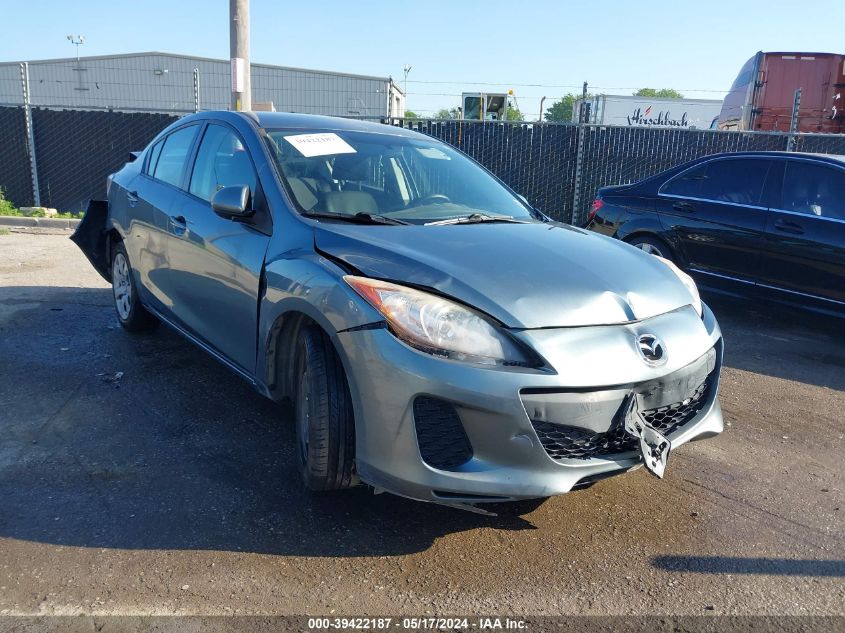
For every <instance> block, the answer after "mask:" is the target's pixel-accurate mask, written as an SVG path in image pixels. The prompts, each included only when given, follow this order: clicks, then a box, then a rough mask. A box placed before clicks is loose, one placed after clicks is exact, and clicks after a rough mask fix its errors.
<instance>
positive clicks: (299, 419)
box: [295, 326, 355, 491]
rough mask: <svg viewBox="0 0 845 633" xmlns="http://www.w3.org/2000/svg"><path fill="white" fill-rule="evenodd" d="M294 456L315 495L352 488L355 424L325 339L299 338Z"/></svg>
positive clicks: (311, 331) (319, 335)
mask: <svg viewBox="0 0 845 633" xmlns="http://www.w3.org/2000/svg"><path fill="white" fill-rule="evenodd" d="M295 420H296V449H297V450H296V455H297V461H298V463H299V471H300V474H301V475H302V481H303V483H304V484H305V486H306V487H307V488H309V489H310V490H314V491H327V490H340V489H342V488H349V487H351V486H352V485H353V483H354V481H353V466H354V459H355V422H354V416H353V412H352V398H351V396H350V394H349V385H348V384H347V381H346V374H345V373H344V371H343V366H342V364H341V362H340V358H338V355H337V352H335V350H334V347H333V345H332V343H331V340H330V339H329V337H328V336H326V334H325V333H324V332H323V331H322V330H321V329H319V328H318V327H316V326H310V327H306V328H304V329H303V330H302V332H301V333H300V335H299V341H298V345H297V354H296V414H295Z"/></svg>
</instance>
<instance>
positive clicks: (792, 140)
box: [786, 88, 801, 152]
mask: <svg viewBox="0 0 845 633" xmlns="http://www.w3.org/2000/svg"><path fill="white" fill-rule="evenodd" d="M800 109H801V88H798V90H796V91H795V97H794V98H793V100H792V116H791V117H790V119H789V137H788V139H787V143H786V151H787V152H794V151H795V145H796V140H797V137H796V136H795V135H796V134H797V133H798V111H799V110H800Z"/></svg>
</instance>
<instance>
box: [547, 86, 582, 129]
mask: <svg viewBox="0 0 845 633" xmlns="http://www.w3.org/2000/svg"><path fill="white" fill-rule="evenodd" d="M592 96H593V95H591V94H588V95H587V99H591V98H592ZM580 98H581V95H576V94H572V93H569V94H567V95H564V96H563V98H562V99H561V100H560V101H555V102H554V103H553V104H552V105H550V106H549V107H548V108H546V113H545V114H544V115H543V120H544V121H552V122H553V123H569V122H571V121H572V106H573V105H575V102H576V101H578V99H580Z"/></svg>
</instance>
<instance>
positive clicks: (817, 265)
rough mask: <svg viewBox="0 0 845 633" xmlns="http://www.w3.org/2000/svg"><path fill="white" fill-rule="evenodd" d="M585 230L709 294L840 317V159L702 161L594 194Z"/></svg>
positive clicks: (843, 302)
mask: <svg viewBox="0 0 845 633" xmlns="http://www.w3.org/2000/svg"><path fill="white" fill-rule="evenodd" d="M587 227H588V228H589V229H591V230H593V231H595V232H597V233H602V234H604V235H609V236H612V237H615V238H617V239H620V240H623V241H625V242H628V243H629V244H632V245H634V246H637V247H638V248H641V249H642V250H644V251H646V252H649V253H652V254H654V255H659V256H661V257H664V258H666V259H669V260H672V261H674V262H675V263H676V264H677V265H678V266H680V267H681V268H682V269H684V270H685V271H687V272H688V273H690V274H691V275H692V276H693V277H695V278H696V280H697V281H698V282H699V284H700V285H701V286H703V287H705V288H708V289H710V290H715V291H721V292H727V293H730V294H739V295H743V296H752V297H762V298H767V299H774V300H776V301H782V302H787V303H790V304H795V305H798V306H800V307H803V308H808V309H811V310H814V311H820V312H826V313H834V314H838V315H845V156H832V155H820V154H802V153H796V152H788V153H787V152H741V153H731V154H715V155H712V156H707V157H705V158H700V159H698V160H695V161H692V162H689V163H686V164H684V165H680V166H678V167H674V168H672V169H670V170H668V171H665V172H663V173H660V174H658V175H656V176H652V177H651V178H647V179H646V180H642V181H640V182H637V183H634V184H631V185H620V186H613V187H604V188H602V189H599V191H598V195H597V197H596V199H595V201H594V202H593V207H592V210H591V211H590V214H589V217H588V222H587Z"/></svg>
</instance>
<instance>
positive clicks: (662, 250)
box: [628, 235, 673, 261]
mask: <svg viewBox="0 0 845 633" xmlns="http://www.w3.org/2000/svg"><path fill="white" fill-rule="evenodd" d="M628 244H630V245H631V246H636V247H637V248H638V249H640V250H641V251H643V252H645V253H648V254H649V255H656V256H657V257H662V258H663V259H668V260H669V261H672V259H673V258H672V252H671V251H670V250H669V247H668V246H667V245H666V243H665V242H662V241H661V240H658V239H656V238H653V237H647V236H645V235H639V236H637V237H634V238H632V239H631V240H629V241H628Z"/></svg>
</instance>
